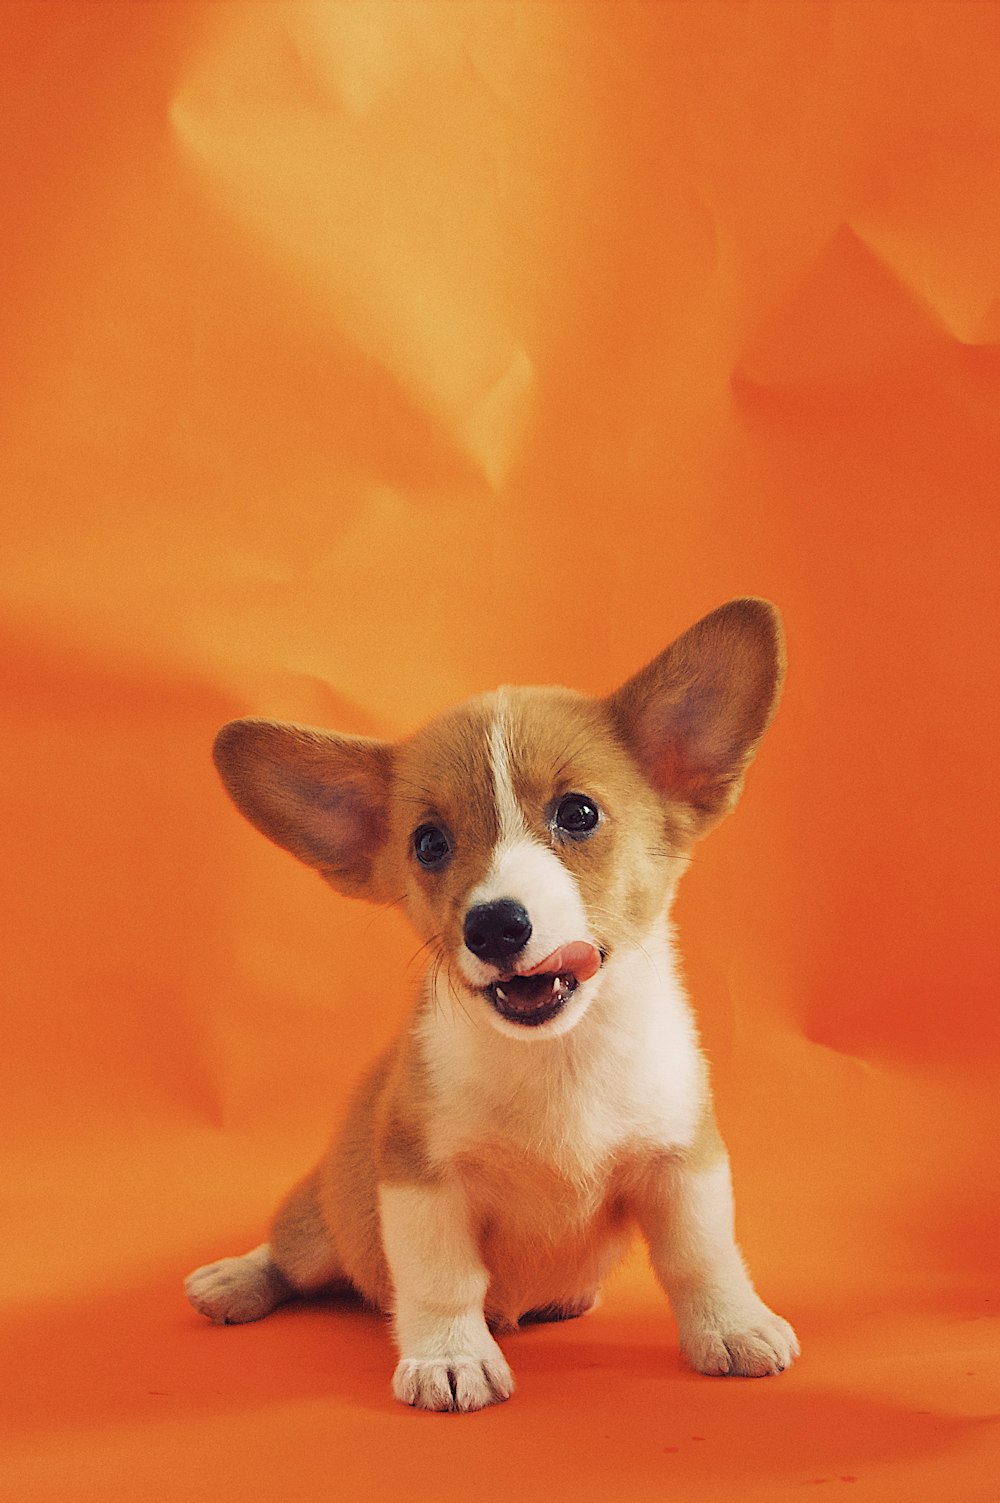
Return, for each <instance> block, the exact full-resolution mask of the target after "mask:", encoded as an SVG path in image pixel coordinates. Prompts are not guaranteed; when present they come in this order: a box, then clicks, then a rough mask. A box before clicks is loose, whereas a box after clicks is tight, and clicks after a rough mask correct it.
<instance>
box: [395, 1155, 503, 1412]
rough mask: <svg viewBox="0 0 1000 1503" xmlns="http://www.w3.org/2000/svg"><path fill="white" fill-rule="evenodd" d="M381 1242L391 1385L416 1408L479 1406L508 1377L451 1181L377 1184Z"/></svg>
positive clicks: (495, 1396) (461, 1200)
mask: <svg viewBox="0 0 1000 1503" xmlns="http://www.w3.org/2000/svg"><path fill="white" fill-rule="evenodd" d="M379 1216H380V1218H381V1224H382V1243H383V1246H384V1248H385V1253H386V1258H387V1260H388V1263H389V1267H390V1269H391V1272H392V1281H393V1286H394V1290H395V1323H396V1340H397V1343H398V1346H399V1352H400V1359H399V1364H398V1366H397V1368H396V1373H395V1377H394V1379H393V1392H394V1393H395V1395H396V1397H397V1398H398V1399H402V1400H403V1402H404V1403H406V1404H412V1405H415V1406H416V1407H418V1408H421V1409H461V1410H469V1409H482V1408H483V1407H484V1406H485V1405H487V1404H495V1403H496V1402H497V1401H498V1400H500V1399H506V1398H509V1396H510V1394H511V1393H512V1392H513V1388H514V1383H513V1379H512V1377H511V1373H510V1369H509V1367H508V1366H507V1363H506V1362H505V1360H504V1356H503V1353H502V1352H501V1350H500V1348H499V1347H498V1346H497V1344H496V1342H495V1341H494V1340H493V1337H492V1336H491V1335H490V1333H489V1330H488V1328H487V1325H486V1320H485V1317H484V1315H483V1302H484V1300H485V1297H486V1288H487V1282H488V1280H487V1273H486V1269H485V1268H484V1267H483V1264H482V1260H481V1259H480V1256H479V1253H478V1251H477V1249H476V1245H475V1242H474V1240H473V1237H472V1232H471V1229H470V1226H469V1218H468V1213H467V1207H466V1202H465V1197H464V1195H463V1194H462V1191H461V1189H460V1187H459V1186H458V1185H457V1184H456V1183H455V1182H454V1181H447V1180H446V1181H444V1182H442V1183H441V1184H434V1185H381V1186H380V1187H379Z"/></svg>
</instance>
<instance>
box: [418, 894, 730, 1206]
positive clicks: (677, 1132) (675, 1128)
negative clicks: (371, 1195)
mask: <svg viewBox="0 0 1000 1503" xmlns="http://www.w3.org/2000/svg"><path fill="white" fill-rule="evenodd" d="M589 985H591V986H593V987H594V995H593V998H592V1000H591V1002H590V1005H589V1007H588V1009H587V1011H586V1013H585V1014H584V1016H583V1017H582V1018H581V1019H580V1022H579V1023H578V1024H577V1025H576V1027H575V1028H573V1030H572V1031H571V1032H569V1033H567V1034H564V1035H562V1036H560V1037H556V1038H546V1037H544V1036H541V1037H534V1036H531V1035H528V1034H526V1036H525V1037H524V1038H523V1039H520V1038H510V1037H507V1036H505V1035H503V1034H500V1033H499V1032H498V1031H497V1030H496V1029H495V1028H493V1027H492V1026H491V1024H490V1021H489V1018H488V1015H487V1014H486V1012H485V1009H486V1007H487V1005H488V1004H487V1003H486V1002H485V1001H483V1000H482V999H481V998H479V997H476V996H468V995H466V997H465V999H464V1000H463V1002H462V1004H461V1005H460V1004H459V1002H458V1000H457V999H456V997H455V996H454V995H453V994H451V993H450V992H449V988H448V982H447V979H445V978H439V979H438V981H437V987H438V993H439V994H438V995H437V996H434V997H432V998H431V999H429V1000H430V1006H428V1007H427V1008H426V1009H425V1010H424V1013H423V1019H422V1022H421V1025H420V1030H421V1036H420V1053H421V1056H422V1059H423V1062H424V1065H425V1068H426V1070H427V1076H428V1082H429V1087H430V1096H431V1102H430V1106H431V1112H430V1142H429V1148H430V1156H431V1159H432V1161H433V1162H435V1163H437V1164H439V1165H441V1166H442V1167H444V1166H445V1165H448V1164H456V1163H457V1162H459V1161H461V1160H463V1159H468V1158H470V1157H471V1158H475V1159H477V1160H482V1157H483V1155H484V1154H487V1155H489V1154H493V1155H496V1154H497V1153H498V1152H500V1153H504V1156H507V1155H508V1154H509V1155H510V1156H511V1157H513V1158H514V1159H516V1160H526V1161H534V1162H535V1163H537V1164H538V1165H539V1167H542V1166H544V1167H545V1168H547V1169H550V1170H552V1171H554V1172H555V1173H556V1174H557V1175H559V1176H560V1177H561V1178H564V1179H566V1180H568V1181H570V1182H573V1183H576V1184H579V1185H580V1186H581V1187H582V1186H583V1185H584V1184H586V1185H588V1186H589V1187H592V1188H593V1189H596V1188H597V1185H596V1184H595V1181H599V1180H600V1179H601V1178H602V1170H604V1169H605V1168H606V1167H607V1166H608V1165H610V1163H611V1161H612V1160H613V1159H614V1158H616V1157H618V1156H620V1155H621V1154H622V1153H623V1152H624V1151H627V1150H628V1149H630V1148H632V1147H635V1148H636V1149H638V1150H644V1149H646V1150H648V1149H670V1148H676V1147H683V1146H685V1145H686V1144H688V1143H690V1142H691V1139H692V1137H693V1134H694V1131H695V1126H696V1123H697V1119H698V1114H699V1109H700V1106H701V1101H702V1094H703V1091H704V1089H705V1087H704V1067H703V1063H702V1059H701V1056H700V1053H699V1049H698V1042H697V1035H696V1031H695V1027H694V1023H693V1020H692V1017H691V1013H690V1009H689V1005H688V1002H687V999H686V997H685V996H684V993H683V989H682V987H681V985H680V982H679V980H678V979H677V975H676V971H675V968H674V964H673V958H672V954H671V948H670V939H669V931H668V927H667V923H666V920H663V921H662V923H661V924H660V925H658V926H657V928H656V929H655V930H654V931H653V932H652V933H651V934H650V935H649V936H648V937H647V939H646V941H645V943H644V944H643V945H642V946H641V947H635V948H631V949H628V950H623V951H621V952H619V953H617V954H616V955H614V956H612V957H611V959H610V960H609V961H608V963H607V965H606V966H605V968H604V970H603V971H602V973H601V974H600V976H599V977H595V978H594V981H592V982H591V983H589Z"/></svg>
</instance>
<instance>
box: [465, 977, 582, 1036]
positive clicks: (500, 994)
mask: <svg viewBox="0 0 1000 1503" xmlns="http://www.w3.org/2000/svg"><path fill="white" fill-rule="evenodd" d="M579 984H580V983H579V982H578V981H577V979H576V977H575V976H574V975H573V972H572V971H543V972H542V973H541V975H538V976H510V977H509V978H508V979H507V980H505V981H494V982H492V983H491V985H489V986H488V987H487V988H486V995H487V997H488V998H489V999H490V1001H491V1002H492V1004H493V1006H494V1007H495V1008H496V1010H497V1012H498V1013H499V1014H500V1016H501V1017H502V1018H509V1019H510V1021H511V1022H512V1023H524V1024H525V1025H526V1026H527V1027H529V1028H537V1027H538V1025H539V1023H547V1022H548V1021H549V1019H550V1018H554V1017H555V1015H556V1013H558V1012H562V1010H563V1008H564V1007H565V1005H566V1003H567V1002H568V1001H569V999H570V997H571V996H572V995H573V993H574V992H575V991H576V989H577V987H578V986H579Z"/></svg>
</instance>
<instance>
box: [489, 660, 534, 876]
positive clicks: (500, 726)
mask: <svg viewBox="0 0 1000 1503" xmlns="http://www.w3.org/2000/svg"><path fill="white" fill-rule="evenodd" d="M490 768H491V770H492V772H493V799H494V802H495V804H496V811H497V826H498V830H499V834H498V836H497V849H498V850H500V849H502V848H503V846H504V845H505V844H507V843H508V842H509V841H512V840H516V839H517V838H518V837H523V836H524V835H526V834H527V828H526V826H525V823H524V814H523V813H522V811H521V806H520V804H519V803H518V801H517V795H516V793H515V792H514V779H513V776H512V774H511V766H510V721H509V718H508V714H507V691H506V690H505V689H498V690H497V692H496V710H495V711H494V714H493V719H492V720H491V721H490Z"/></svg>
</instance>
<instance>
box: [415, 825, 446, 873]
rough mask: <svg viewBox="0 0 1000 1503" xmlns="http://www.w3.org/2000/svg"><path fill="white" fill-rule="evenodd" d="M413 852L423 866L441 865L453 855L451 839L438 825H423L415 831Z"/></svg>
mask: <svg viewBox="0 0 1000 1503" xmlns="http://www.w3.org/2000/svg"><path fill="white" fill-rule="evenodd" d="M413 854H414V855H415V856H416V858H417V860H418V861H419V862H420V865H421V866H440V865H441V863H442V861H446V860H447V859H448V857H449V856H450V855H451V841H450V840H449V839H448V837H447V835H446V834H445V833H444V831H443V830H441V829H439V828H438V826H437V825H421V826H420V828H419V830H414V832H413Z"/></svg>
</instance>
